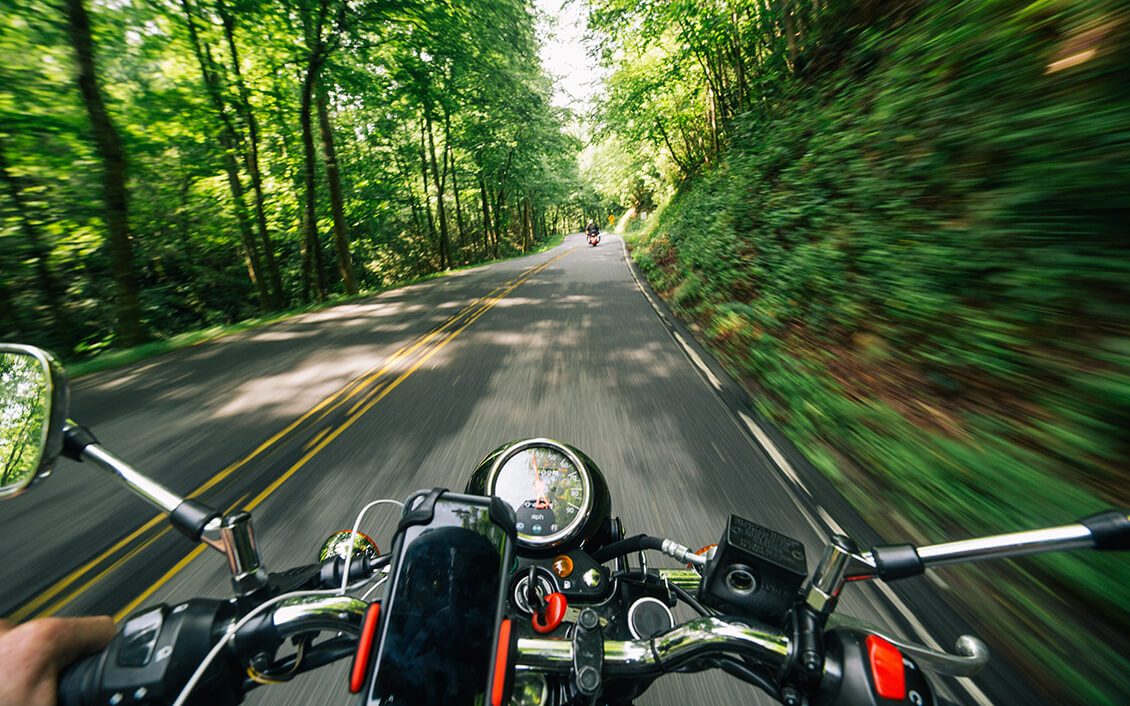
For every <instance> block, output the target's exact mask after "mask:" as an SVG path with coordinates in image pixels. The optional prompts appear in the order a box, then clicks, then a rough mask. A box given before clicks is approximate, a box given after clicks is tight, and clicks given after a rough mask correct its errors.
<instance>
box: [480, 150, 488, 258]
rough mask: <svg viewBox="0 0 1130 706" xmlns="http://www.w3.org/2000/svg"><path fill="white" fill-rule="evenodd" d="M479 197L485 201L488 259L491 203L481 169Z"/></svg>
mask: <svg viewBox="0 0 1130 706" xmlns="http://www.w3.org/2000/svg"><path fill="white" fill-rule="evenodd" d="M479 195H480V196H482V199H483V259H486V257H487V252H488V251H489V250H490V201H489V200H488V199H487V183H486V180H484V179H483V170H482V168H481V167H480V168H479Z"/></svg>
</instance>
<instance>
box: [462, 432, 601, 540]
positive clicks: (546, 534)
mask: <svg viewBox="0 0 1130 706" xmlns="http://www.w3.org/2000/svg"><path fill="white" fill-rule="evenodd" d="M589 463H591V462H590V461H588V458H587V457H586V456H585V455H584V454H582V453H580V452H579V451H577V450H576V449H574V448H572V447H570V446H566V445H565V444H560V443H558V442H556V441H551V440H549V439H527V440H524V441H518V442H514V443H511V444H506V445H504V446H502V447H501V448H499V449H496V450H495V451H494V452H493V453H492V454H490V455H489V456H488V457H487V458H486V459H484V460H483V462H482V463H481V464H480V465H479V467H478V468H477V469H476V470H475V473H474V474H473V476H472V480H471V481H470V482H469V483H468V492H475V493H480V494H485V495H496V496H498V497H499V498H501V499H502V500H503V501H504V502H506V504H507V505H509V506H510V507H512V508H514V514H515V515H516V520H517V522H516V528H517V530H518V543H519V545H521V546H524V547H527V548H528V549H543V548H545V549H548V548H550V547H560V546H561V545H563V544H566V543H569V542H571V541H573V540H578V541H583V540H584V539H585V537H589V536H591V535H592V533H593V531H595V529H596V526H597V525H598V524H599V523H600V522H601V521H602V520H603V519H604V517H603V515H604V514H606V513H607V506H608V502H607V494H608V490H607V486H606V485H605V484H604V481H603V478H600V476H599V471H597V470H596V469H595V468H593V469H592V470H590V469H589V467H588V464H589ZM598 496H599V497H598ZM602 498H603V500H602ZM594 506H600V513H598V514H600V515H601V516H600V517H596V516H595V515H594V512H593V508H594ZM594 520H595V522H594Z"/></svg>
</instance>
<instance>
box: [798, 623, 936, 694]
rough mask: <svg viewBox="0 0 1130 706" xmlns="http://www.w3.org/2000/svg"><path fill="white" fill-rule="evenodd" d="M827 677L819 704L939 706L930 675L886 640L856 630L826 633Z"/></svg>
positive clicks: (825, 673) (821, 685)
mask: <svg viewBox="0 0 1130 706" xmlns="http://www.w3.org/2000/svg"><path fill="white" fill-rule="evenodd" d="M825 650H826V653H827V660H826V662H825V668H824V676H823V678H822V679H821V680H820V684H819V687H818V689H819V697H818V698H816V699H814V701H815V702H816V703H820V704H832V705H834V706H849V705H850V706H902V705H905V706H935V704H936V701H935V699H934V692H933V690H932V689H931V688H930V683H929V682H928V681H927V680H926V676H925V675H924V674H923V673H922V671H921V670H920V669H919V668H918V665H917V664H916V663H915V662H914V660H912V659H911V658H909V657H907V656H906V655H904V654H902V653H901V652H900V651H899V650H898V648H896V647H895V646H894V645H891V644H890V643H888V642H887V641H886V640H883V639H882V638H879V637H877V636H875V635H870V634H868V633H866V632H864V631H862V630H856V629H852V628H833V629H831V630H829V631H827V632H826V633H825Z"/></svg>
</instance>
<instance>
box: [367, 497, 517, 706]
mask: <svg viewBox="0 0 1130 706" xmlns="http://www.w3.org/2000/svg"><path fill="white" fill-rule="evenodd" d="M515 537H516V530H515V523H514V511H513V509H512V508H510V506H508V505H507V504H506V503H504V502H503V501H502V500H500V499H499V498H486V497H478V496H473V495H460V494H457V493H451V492H448V491H446V490H443V489H439V488H437V489H435V490H431V491H421V492H419V493H416V494H414V495H413V496H412V497H410V498H409V499H408V501H407V502H406V503H405V511H404V515H403V517H402V518H401V521H400V525H399V527H398V528H397V532H396V536H395V538H394V539H393V547H392V555H393V559H392V563H391V564H390V566H391V567H392V571H391V573H392V579H391V583H390V585H389V589H388V593H387V594H386V598H385V600H384V601H383V602H382V604H381V608H380V616H379V619H378V622H377V626H376V635H377V636H379V641H378V642H377V649H376V650H373V651H372V652H371V653H370V654H371V655H373V657H372V661H371V664H370V665H369V667H368V674H367V686H366V688H365V689H364V690H363V691H362V696H361V702H360V703H361V704H364V705H366V706H368V705H376V704H380V705H381V706H398V705H404V706H407V705H408V704H411V705H412V706H433V705H434V706H440V705H441V704H446V705H449V706H481V705H485V704H503V705H504V704H507V703H509V691H510V682H511V681H512V677H513V671H514V670H513V658H514V656H513V652H514V644H515V642H516V641H515V639H514V637H513V636H512V632H511V631H510V630H509V627H510V625H509V623H508V621H506V620H505V616H504V613H505V610H504V609H505V607H506V585H507V576H508V574H509V572H510V569H511V568H512V564H513V563H514V540H515Z"/></svg>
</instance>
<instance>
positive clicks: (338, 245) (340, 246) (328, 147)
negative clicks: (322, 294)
mask: <svg viewBox="0 0 1130 706" xmlns="http://www.w3.org/2000/svg"><path fill="white" fill-rule="evenodd" d="M317 104H318V106H317V107H318V125H319V127H320V128H321V132H322V153H323V154H324V155H325V158H326V180H327V181H328V182H329V185H330V211H331V212H332V213H333V221H334V249H335V250H336V251H337V266H338V269H339V270H340V271H341V281H342V282H344V283H345V293H346V294H356V293H357V278H356V276H355V275H354V274H353V260H352V258H351V257H350V254H349V234H348V233H347V232H346V230H345V206H344V204H343V203H342V198H341V175H340V173H339V170H338V164H337V153H336V152H335V151H334V138H333V127H332V126H331V125H330V114H329V111H328V110H327V109H326V94H325V90H324V89H323V88H322V87H321V86H319V87H318V97H317Z"/></svg>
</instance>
